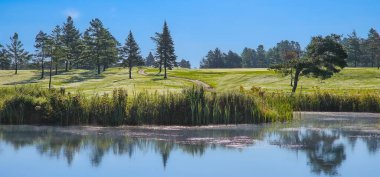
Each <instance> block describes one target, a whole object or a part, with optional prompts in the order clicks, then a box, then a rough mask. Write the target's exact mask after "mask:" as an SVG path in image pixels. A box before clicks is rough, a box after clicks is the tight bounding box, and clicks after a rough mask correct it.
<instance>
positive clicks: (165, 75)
mask: <svg viewBox="0 0 380 177" xmlns="http://www.w3.org/2000/svg"><path fill="white" fill-rule="evenodd" d="M164 62H165V63H164V72H165V73H164V79H167V78H168V76H167V74H166V67H167V66H166V64H167V61H166V58H165V60H164Z"/></svg>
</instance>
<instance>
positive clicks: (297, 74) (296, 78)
mask: <svg viewBox="0 0 380 177" xmlns="http://www.w3.org/2000/svg"><path fill="white" fill-rule="evenodd" d="M300 73H301V71H300V70H298V69H296V73H294V84H293V89H292V94H294V93H295V92H296V90H297V86H298V80H299V75H300Z"/></svg>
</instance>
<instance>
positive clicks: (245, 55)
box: [241, 47, 254, 68]
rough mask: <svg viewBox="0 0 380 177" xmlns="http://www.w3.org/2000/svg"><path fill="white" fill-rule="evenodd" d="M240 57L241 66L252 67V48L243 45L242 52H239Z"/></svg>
mask: <svg viewBox="0 0 380 177" xmlns="http://www.w3.org/2000/svg"><path fill="white" fill-rule="evenodd" d="M241 59H242V63H241V65H242V67H243V68H252V67H253V60H254V53H253V50H252V49H250V48H247V47H245V48H244V49H243V52H242V53H241Z"/></svg>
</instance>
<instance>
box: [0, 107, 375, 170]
mask: <svg viewBox="0 0 380 177" xmlns="http://www.w3.org/2000/svg"><path fill="white" fill-rule="evenodd" d="M297 116H298V117H302V118H301V119H296V120H295V121H294V122H292V123H288V124H282V123H276V124H265V125H239V126H215V127H212V126H210V127H139V128H136V127H122V128H94V127H66V128H62V127H60V128H54V127H35V126H0V171H1V174H2V175H1V176H7V177H8V176H39V177H43V176H70V175H73V176H81V175H84V174H85V175H86V176H195V175H196V176H256V175H258V176H284V175H285V176H338V175H339V176H367V177H370V176H376V175H378V174H379V173H380V169H379V168H378V163H379V162H380V155H379V149H380V116H379V115H378V114H347V113H340V114H332V113H303V114H302V115H301V114H297Z"/></svg>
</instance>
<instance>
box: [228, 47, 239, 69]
mask: <svg viewBox="0 0 380 177" xmlns="http://www.w3.org/2000/svg"><path fill="white" fill-rule="evenodd" d="M241 63H242V59H241V57H240V56H239V54H237V53H235V52H232V51H231V50H230V51H228V53H227V55H226V56H225V57H224V67H226V68H241V67H242V66H241Z"/></svg>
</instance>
